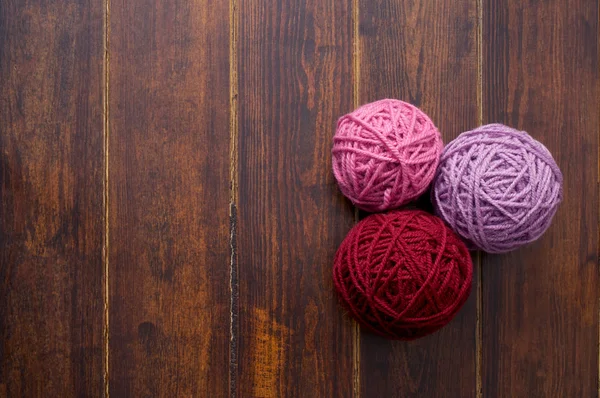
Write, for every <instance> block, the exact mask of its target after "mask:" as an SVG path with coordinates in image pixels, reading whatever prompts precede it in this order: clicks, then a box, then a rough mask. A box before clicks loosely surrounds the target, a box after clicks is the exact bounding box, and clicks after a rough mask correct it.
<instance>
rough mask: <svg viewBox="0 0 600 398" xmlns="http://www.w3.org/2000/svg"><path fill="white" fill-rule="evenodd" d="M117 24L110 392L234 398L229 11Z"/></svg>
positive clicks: (219, 5)
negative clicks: (231, 372)
mask: <svg viewBox="0 0 600 398" xmlns="http://www.w3.org/2000/svg"><path fill="white" fill-rule="evenodd" d="M110 14H111V19H110V88H109V90H110V91H109V97H110V109H109V112H110V113H109V115H110V131H109V137H110V142H109V144H110V145H109V147H110V148H109V159H110V163H109V190H110V191H109V194H110V196H109V209H110V238H109V239H110V258H109V266H110V272H109V278H110V395H111V396H114V397H192V396H194V397H225V396H228V386H229V382H228V374H229V373H228V369H229V340H230V332H229V323H230V321H229V314H230V311H229V307H230V299H229V292H230V289H229V269H230V260H229V156H228V153H229V16H228V15H229V14H228V4H227V3H226V2H216V3H215V2H210V1H206V0H202V1H199V2H198V1H191V0H176V1H171V0H165V1H161V0H158V1H156V0H142V1H131V2H120V1H113V2H111V10H110Z"/></svg>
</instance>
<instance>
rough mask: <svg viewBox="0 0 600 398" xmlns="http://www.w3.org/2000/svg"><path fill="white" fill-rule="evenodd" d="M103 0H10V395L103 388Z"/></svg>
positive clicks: (1, 129)
mask: <svg viewBox="0 0 600 398" xmlns="http://www.w3.org/2000/svg"><path fill="white" fill-rule="evenodd" d="M102 10H103V7H102V2H101V1H95V0H89V1H79V2H73V1H68V0H58V1H54V2H46V1H35V0H25V1H18V2H12V1H11V2H2V3H1V4H0V203H1V205H0V339H1V343H0V396H1V397H32V396H39V397H42V396H44V397H71V396H73V397H74V396H90V397H99V396H102V392H103V351H104V345H103V340H104V338H103V302H102V280H103V266H102V264H103V262H102V243H103V236H104V235H103V229H104V227H103V224H104V212H103V181H104V172H103V170H104V166H103V165H104V160H103V133H102V123H103V117H102V103H103V95H104V94H103V93H104V84H103V49H102V43H103V37H104V36H103V17H102Z"/></svg>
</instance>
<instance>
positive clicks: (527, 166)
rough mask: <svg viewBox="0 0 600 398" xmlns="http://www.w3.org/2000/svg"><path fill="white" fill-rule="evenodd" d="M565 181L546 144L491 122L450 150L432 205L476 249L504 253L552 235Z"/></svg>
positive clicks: (437, 179) (442, 164)
mask: <svg viewBox="0 0 600 398" xmlns="http://www.w3.org/2000/svg"><path fill="white" fill-rule="evenodd" d="M562 181H563V177H562V173H561V172H560V169H559V168H558V166H557V165H556V162H555V161H554V159H553V158H552V155H551V154H550V152H549V151H548V149H546V147H545V146H544V145H542V144H541V143H540V142H538V141H536V140H534V139H533V138H532V137H531V136H529V135H528V134H527V133H525V132H524V131H518V130H515V129H513V128H510V127H507V126H504V125H501V124H490V125H487V126H482V127H479V128H477V129H475V130H473V131H468V132H465V133H462V134H461V135H460V136H458V138H456V139H455V140H454V141H452V142H450V143H449V144H448V145H447V146H446V148H445V150H444V152H443V154H442V159H441V161H440V167H439V169H438V172H437V174H436V177H435V182H434V187H433V190H432V201H433V205H434V208H435V211H436V213H437V214H438V215H439V216H440V217H441V218H443V219H444V220H445V221H446V222H447V223H448V224H449V225H450V226H451V227H452V229H454V231H456V232H457V233H458V234H459V235H461V236H462V237H463V238H465V239H466V240H467V241H468V242H470V245H471V246H473V247H474V248H479V249H482V250H484V251H487V252H489V253H502V252H507V251H510V250H513V249H516V248H517V247H519V246H522V245H524V244H526V243H529V242H531V241H534V240H536V239H537V238H539V237H540V236H541V235H542V234H543V233H544V231H546V229H547V228H548V226H549V225H550V223H551V221H552V217H553V216H554V213H556V209H557V208H558V205H559V203H560V201H561V200H562Z"/></svg>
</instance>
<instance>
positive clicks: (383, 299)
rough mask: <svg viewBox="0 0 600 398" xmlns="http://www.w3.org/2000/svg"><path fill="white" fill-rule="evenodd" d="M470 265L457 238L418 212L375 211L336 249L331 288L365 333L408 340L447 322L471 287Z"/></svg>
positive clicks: (437, 221) (432, 219)
mask: <svg viewBox="0 0 600 398" xmlns="http://www.w3.org/2000/svg"><path fill="white" fill-rule="evenodd" d="M472 277H473V265H472V262H471V257H470V255H469V252H468V250H467V248H466V246H465V244H464V243H463V242H462V241H461V240H460V238H459V237H458V236H456V235H455V234H454V232H452V231H451V230H450V229H449V228H448V227H447V226H446V225H445V224H444V222H443V221H442V220H440V219H439V218H437V217H435V216H432V215H430V214H427V213H425V212H423V211H419V210H406V211H399V210H396V211H392V212H389V213H386V214H373V215H370V216H368V217H366V218H365V219H363V220H362V221H361V222H359V223H358V224H357V225H356V226H354V228H353V229H352V230H351V231H350V232H349V234H348V236H347V237H346V239H345V240H344V241H343V242H342V244H341V246H340V248H339V249H338V251H337V253H336V256H335V261H334V267H333V281H334V285H335V289H336V292H337V294H338V296H339V298H340V300H341V302H342V303H343V305H344V306H345V307H346V308H347V309H348V311H349V312H350V315H352V316H353V317H354V318H355V319H356V320H357V321H358V322H359V323H360V324H361V325H362V326H363V327H365V328H366V329H367V330H369V331H371V332H373V333H375V334H378V335H381V336H384V337H387V338H391V339H398V340H412V339H416V338H419V337H422V336H425V335H427V334H430V333H433V332H435V331H436V330H438V329H440V328H441V327H443V326H444V325H446V324H447V323H448V322H450V320H451V319H452V318H453V317H454V316H455V315H456V313H457V312H458V311H459V310H460V308H461V307H462V305H463V304H464V303H465V301H466V300H467V298H468V296H469V293H470V292H471V281H472Z"/></svg>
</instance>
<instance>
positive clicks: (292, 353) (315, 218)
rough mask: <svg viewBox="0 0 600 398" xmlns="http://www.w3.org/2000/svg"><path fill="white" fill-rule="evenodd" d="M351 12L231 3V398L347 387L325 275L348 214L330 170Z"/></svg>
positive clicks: (348, 63)
mask: <svg viewBox="0 0 600 398" xmlns="http://www.w3.org/2000/svg"><path fill="white" fill-rule="evenodd" d="M351 19H352V14H351V7H350V1H339V0H308V1H305V0H285V1H277V2H273V1H268V0H239V62H238V63H237V65H238V73H239V140H238V143H239V145H238V147H239V168H238V173H237V175H238V181H239V192H238V193H239V195H238V196H239V205H238V223H237V228H238V232H237V249H238V267H239V268H238V272H239V320H240V322H239V325H238V328H239V337H238V339H239V340H238V343H239V352H238V358H239V368H238V376H237V377H238V383H237V384H238V386H237V387H238V388H237V396H239V397H283V396H290V397H331V396H341V397H349V396H352V333H353V332H352V331H353V325H352V323H351V322H350V321H348V320H347V319H346V318H345V317H344V316H343V314H342V311H341V309H340V307H339V306H338V304H337V299H336V298H335V296H334V293H333V283H332V277H331V272H332V271H331V267H332V262H333V256H334V253H335V250H336V249H337V246H338V245H339V243H340V242H341V241H342V239H343V238H344V236H345V233H346V232H347V231H348V229H349V228H350V226H351V225H352V223H353V210H352V208H351V206H350V205H349V204H348V202H347V201H345V199H343V197H342V196H341V194H340V193H339V191H338V189H337V186H336V183H335V181H334V178H333V174H332V171H331V143H332V137H333V134H334V132H335V123H336V120H337V118H338V117H339V116H341V115H342V114H344V113H346V112H349V111H350V110H352V59H351V54H352V46H351V35H352V23H351Z"/></svg>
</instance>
